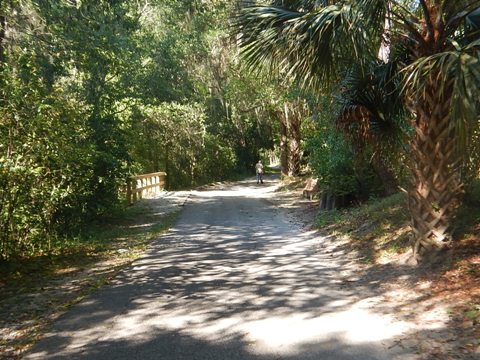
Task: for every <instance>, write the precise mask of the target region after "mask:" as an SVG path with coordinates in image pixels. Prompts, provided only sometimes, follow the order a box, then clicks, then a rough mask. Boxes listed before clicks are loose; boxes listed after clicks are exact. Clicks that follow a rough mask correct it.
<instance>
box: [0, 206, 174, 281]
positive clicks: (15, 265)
mask: <svg viewBox="0 0 480 360" xmlns="http://www.w3.org/2000/svg"><path fill="white" fill-rule="evenodd" d="M177 215H178V212H174V213H171V214H169V215H167V216H165V217H164V218H162V219H155V218H148V217H146V218H144V219H142V223H135V222H134V219H136V217H137V216H139V209H138V208H130V209H128V210H127V211H126V212H125V214H123V215H122V217H120V218H116V219H111V220H110V223H108V224H101V225H98V224H97V225H93V226H91V227H90V228H89V229H88V230H84V231H83V233H82V234H81V235H80V236H76V237H69V238H63V239H57V241H55V242H52V249H51V251H50V252H49V253H48V254H40V255H37V256H32V257H29V258H16V259H12V260H11V261H8V262H4V263H1V264H0V278H1V279H2V282H3V285H6V284H9V285H15V284H11V283H12V282H19V285H20V283H21V284H22V285H21V286H20V287H21V288H23V287H25V285H28V284H30V283H35V282H37V281H38V279H43V278H45V277H49V276H53V277H55V276H61V275H62V274H65V273H68V272H71V271H75V269H77V270H78V269H81V268H83V267H85V266H88V265H90V264H91V263H94V262H96V261H99V260H102V259H106V258H109V257H111V256H118V255H121V256H123V257H132V258H134V257H135V256H137V255H138V253H140V252H141V251H143V250H144V249H145V247H146V245H147V244H148V243H149V242H150V241H151V240H152V239H154V238H156V237H158V236H160V235H161V234H162V233H163V232H165V231H166V230H168V229H169V228H170V227H171V225H172V224H173V223H174V222H175V220H176V218H177ZM0 285H2V283H1V282H0ZM27 288H28V286H27Z"/></svg>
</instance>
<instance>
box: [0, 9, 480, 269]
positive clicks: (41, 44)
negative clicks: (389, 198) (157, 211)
mask: <svg viewBox="0 0 480 360" xmlns="http://www.w3.org/2000/svg"><path fill="white" fill-rule="evenodd" d="M282 3H283V2H282ZM292 3H302V2H301V1H300V2H298V1H297V2H292ZM305 3H308V1H307V2H305ZM251 4H252V2H249V1H235V0H188V1H187V0H170V1H161V0H152V1H114V0H110V1H106V0H101V1H93V0H86V1H79V0H62V1H52V0H41V1H39V0H37V1H33V0H24V1H17V0H9V1H2V3H1V6H0V26H1V31H0V84H1V86H0V92H1V93H0V112H1V118H0V147H1V155H0V260H7V261H8V260H11V259H15V258H18V257H29V256H33V255H41V254H43V253H49V252H51V251H53V250H54V249H58V248H61V246H62V244H63V243H64V242H65V241H66V239H67V238H72V237H81V234H82V231H83V229H84V228H85V227H86V226H87V227H88V226H89V224H92V223H98V222H102V221H104V220H106V219H108V218H109V216H111V214H112V213H115V212H118V211H122V209H123V208H124V206H125V204H124V199H123V193H122V189H123V188H124V186H125V183H126V181H127V179H128V178H129V177H130V176H132V175H135V174H141V173H149V172H155V171H165V172H167V174H168V176H167V189H184V188H192V187H194V186H197V185H200V184H205V183H208V182H211V181H218V180H224V179H228V178H234V177H238V176H241V175H244V174H247V173H252V172H253V170H252V169H254V164H255V162H256V161H258V159H259V158H261V159H263V160H264V161H267V159H268V157H269V156H270V155H273V156H278V157H279V159H280V162H281V169H282V174H283V175H284V176H296V175H299V174H300V173H301V172H302V171H304V170H305V169H307V171H309V172H311V173H312V174H313V175H314V176H315V177H317V178H318V179H319V183H318V184H319V185H318V187H319V189H320V192H321V193H323V194H329V195H331V196H332V197H334V198H336V199H337V204H340V205H352V204H353V205H358V204H361V203H363V202H365V201H367V200H369V199H372V198H378V197H382V196H386V195H391V194H393V193H395V192H397V191H398V189H399V188H402V187H408V185H409V183H410V182H409V180H410V175H409V173H407V169H406V166H405V163H406V162H407V161H408V159H407V158H408V156H407V155H408V154H407V151H406V150H405V148H406V146H407V144H408V142H409V140H408V137H409V136H411V135H412V129H411V128H410V127H409V121H411V120H412V115H411V113H409V112H408V111H406V109H402V108H400V109H398V108H394V110H392V112H391V113H388V111H390V110H386V112H385V113H387V115H388V116H389V117H390V118H391V119H392V121H391V122H387V123H385V124H386V126H384V127H383V128H382V127H377V128H375V127H373V126H371V127H370V128H367V127H365V124H364V123H363V124H362V123H356V124H355V123H353V125H352V122H350V120H349V117H348V116H345V114H346V109H347V108H348V107H349V106H351V105H352V104H353V103H354V101H355V100H356V99H358V96H359V93H361V92H362V91H363V90H364V89H366V88H367V87H370V88H372V89H373V90H372V92H371V93H370V94H367V95H371V98H368V99H366V100H369V101H372V102H375V101H376V102H377V105H378V107H379V111H378V114H380V115H382V110H384V109H382V108H381V106H383V105H382V104H383V103H382V96H383V97H384V96H385V94H382V93H376V92H375V89H374V87H375V86H374V85H372V84H371V83H365V82H364V80H365V79H362V78H360V77H359V76H358V74H356V73H355V68H354V67H352V68H350V69H349V72H348V73H347V75H348V76H344V78H343V80H342V81H339V82H337V83H336V85H335V86H333V87H327V86H325V87H324V88H322V89H321V91H318V89H317V90H313V89H311V88H309V87H305V86H302V84H301V82H299V81H298V80H295V79H294V78H291V79H290V77H288V76H287V74H285V73H282V72H281V71H280V72H279V73H278V72H269V71H268V70H269V69H263V70H259V69H254V70H255V71H253V70H252V68H248V67H245V64H244V62H243V61H241V56H240V51H239V48H238V40H239V30H238V27H237V28H235V26H234V24H235V16H236V15H235V14H238V12H239V11H240V10H241V8H242V7H244V6H246V5H251ZM302 6H303V5H302ZM372 73H374V71H373V70H372ZM393 85H395V86H394V87H395V89H400V88H401V86H400V85H399V84H396V83H395V84H393ZM346 89H350V91H346ZM387 91H390V90H388V89H387ZM394 91H396V90H394ZM388 94H390V95H391V92H389V93H388ZM396 96H398V97H400V96H401V95H398V94H397V95H396ZM376 97H377V98H376ZM364 100H365V99H364ZM385 113H384V114H385ZM342 114H343V115H342ZM358 129H359V130H358ZM372 129H373V131H374V130H381V131H386V132H390V133H393V136H392V137H388V138H389V139H394V141H392V142H387V143H385V142H379V141H377V143H376V144H375V143H372V142H368V141H364V140H366V139H369V140H371V139H372V138H373V136H370V137H369V136H366V137H363V138H362V137H359V136H358V134H359V133H360V132H366V131H371V130H372ZM380 134H383V133H381V132H380ZM472 137H473V138H474V139H476V138H478V126H477V127H476V128H475V129H473V130H472ZM377 138H378V137H377ZM385 138H387V137H385ZM362 139H363V140H362ZM474 143H475V142H474ZM476 143H477V144H478V142H476ZM378 144H380V145H381V146H378ZM477 150H478V149H477V148H475V147H472V148H469V155H468V169H469V181H468V182H467V188H469V187H470V186H473V185H474V184H475V177H476V174H478V164H479V161H478V156H477V154H478V151H477ZM471 174H474V175H473V176H472V175H471ZM468 191H470V190H468ZM471 191H475V190H471Z"/></svg>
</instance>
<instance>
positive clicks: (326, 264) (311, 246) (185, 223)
mask: <svg viewBox="0 0 480 360" xmlns="http://www.w3.org/2000/svg"><path fill="white" fill-rule="evenodd" d="M261 191H263V190H261ZM241 194H243V195H241ZM247 194H248V195H247ZM225 195H226V196H225ZM257 196H258V198H257ZM261 197H262V196H261V194H260V190H256V189H253V190H252V189H250V188H248V189H243V190H242V187H240V188H239V189H238V190H237V189H235V187H234V188H232V190H231V191H219V192H218V193H217V192H216V191H214V192H198V193H193V194H192V195H191V198H190V200H189V202H188V204H187V206H186V207H185V210H184V212H183V214H182V216H181V218H180V220H179V222H178V223H177V224H176V225H175V226H174V227H173V229H172V230H171V232H170V233H169V234H167V235H165V236H163V237H162V238H161V239H159V240H158V241H156V242H154V243H153V244H152V246H151V247H150V249H149V250H148V251H147V252H146V253H145V255H144V256H143V257H142V258H141V259H139V260H137V261H135V262H134V263H133V264H132V266H131V267H130V269H129V270H128V271H125V272H123V273H122V274H120V275H119V276H118V277H116V278H115V279H114V280H113V281H112V282H111V284H110V285H109V286H108V287H106V288H104V289H102V290H101V291H100V292H99V293H98V294H97V295H96V296H95V297H93V298H91V299H89V300H88V301H85V302H83V303H81V304H79V305H78V306H76V307H75V308H74V309H73V310H72V311H71V312H70V313H69V314H67V316H66V317H64V318H63V319H62V320H61V321H59V322H58V323H57V325H56V329H57V330H56V331H57V333H55V332H52V334H50V337H47V338H45V339H44V341H43V344H44V345H43V346H47V345H48V344H49V346H51V347H53V348H56V349H57V350H56V351H58V352H59V353H60V354H62V356H73V357H76V356H78V355H79V354H82V355H81V356H87V357H88V356H90V357H94V356H97V355H98V354H102V357H103V355H105V354H108V356H109V357H108V358H115V356H114V354H125V352H128V351H135V353H138V352H139V351H147V349H148V348H149V347H158V348H160V349H163V350H161V351H163V352H162V354H163V355H165V356H166V354H170V355H169V356H170V357H167V358H171V359H179V358H183V357H181V356H180V355H178V356H177V355H174V353H173V352H172V351H180V352H181V351H182V350H181V349H190V351H200V352H202V351H205V352H206V353H205V355H204V356H200V355H199V356H197V357H195V358H197V359H204V358H212V359H226V358H232V357H231V356H230V355H221V354H223V352H225V351H227V350H225V349H230V350H228V351H232V352H234V353H235V354H237V355H235V356H236V357H234V358H236V359H242V360H243V359H279V358H282V359H283V358H285V359H287V358H289V357H290V356H291V357H292V358H310V357H308V356H312V357H311V358H312V359H314V358H322V359H323V358H325V359H327V358H332V359H334V358H336V357H335V356H336V355H335V354H342V356H344V357H342V358H345V359H347V358H349V359H350V358H351V359H354V358H356V357H355V356H357V355H356V354H365V356H367V357H366V358H369V359H377V358H378V359H383V358H385V345H384V344H385V342H388V341H390V340H392V339H394V338H395V337H397V336H399V335H400V334H402V333H404V332H406V331H408V330H409V325H408V324H407V323H404V322H399V321H394V320H393V319H392V317H391V316H389V315H385V313H386V312H387V311H385V309H384V308H383V307H382V304H381V301H380V299H379V298H378V297H377V296H376V294H375V291H374V289H375V288H376V284H375V283H374V282H372V284H368V283H365V284H359V285H357V286H355V287H353V286H346V285H349V284H348V283H345V282H344V281H343V279H344V278H345V277H346V276H351V275H354V274H355V271H356V269H355V268H354V267H352V265H351V264H350V263H349V262H348V261H347V260H346V259H340V258H333V257H332V256H331V254H330V252H329V251H319V249H322V248H326V247H328V246H330V245H329V244H330V243H331V241H330V240H329V239H326V238H322V237H318V235H316V234H315V233H313V232H309V233H303V232H301V231H299V229H298V228H296V227H295V226H292V224H291V223H290V222H289V221H288V219H287V218H285V216H284V214H283V213H282V212H281V211H279V210H278V209H275V208H274V207H272V206H271V205H268V204H267V203H265V202H263V201H262V200H261V199H259V198H261ZM264 197H268V194H267V195H265V196H264ZM60 333H62V334H64V335H63V336H60V335H58V334H60ZM65 337H66V338H65ZM177 342H179V343H177ZM45 344H46V345H45ZM175 344H176V345H175ZM190 344H197V345H195V349H197V348H198V349H199V350H193V349H192V348H190ZM175 346H179V347H180V348H175ZM192 346H193V345H192ZM140 348H141V349H142V350H139V349H140ZM107 349H108V350H107ZM173 349H175V350H173ZM218 349H223V350H221V351H220V350H218ZM395 350H397V351H398V350H399V349H395ZM42 351H43V350H42V343H40V345H39V347H38V349H34V351H33V352H32V354H31V355H30V357H28V358H48V356H46V354H45V353H43V352H42ZM185 351H187V350H185ZM218 351H220V353H219V354H218V355H215V354H213V355H212V354H211V353H210V352H218ZM207 353H208V355H207ZM40 354H41V355H40ZM331 354H334V355H331ZM307 355H308V356H307ZM330 355H331V356H333V357H329V356H330ZM122 356H124V355H122ZM162 358H164V357H162ZM386 358H390V357H386Z"/></svg>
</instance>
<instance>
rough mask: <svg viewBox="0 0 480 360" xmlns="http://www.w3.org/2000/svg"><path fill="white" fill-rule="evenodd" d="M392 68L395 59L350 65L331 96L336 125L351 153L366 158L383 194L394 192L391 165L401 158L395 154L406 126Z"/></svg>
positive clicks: (394, 182)
mask: <svg viewBox="0 0 480 360" xmlns="http://www.w3.org/2000/svg"><path fill="white" fill-rule="evenodd" d="M396 68H397V62H396V61H388V62H387V63H384V62H383V61H373V62H372V63H370V64H367V66H366V67H360V66H352V67H351V68H350V69H349V70H348V72H347V73H346V74H345V75H344V79H343V80H342V82H341V85H340V89H341V90H340V93H339V94H338V95H337V96H335V97H336V99H337V103H338V104H339V105H340V106H339V111H338V114H336V115H335V117H336V119H335V122H336V127H337V129H339V130H340V131H341V133H342V134H343V135H344V136H345V137H346V139H347V140H348V141H349V143H350V145H351V147H352V149H353V150H354V153H355V154H357V155H360V156H364V155H367V156H368V157H369V158H370V163H371V165H372V167H373V169H374V170H375V172H376V174H377V175H378V177H379V178H380V180H381V181H382V184H383V187H384V194H385V195H386V196H388V195H392V194H394V193H396V192H398V182H397V179H396V176H395V174H394V171H393V168H394V167H395V165H397V167H398V164H399V161H400V160H401V158H399V156H398V154H399V153H400V152H401V150H402V149H403V142H404V141H403V140H404V137H405V131H406V130H408V126H407V124H406V121H405V120H406V117H407V112H406V109H405V107H404V106H403V101H402V97H401V94H400V91H399V86H398V85H399V84H398V77H397V75H398V74H397V71H396Z"/></svg>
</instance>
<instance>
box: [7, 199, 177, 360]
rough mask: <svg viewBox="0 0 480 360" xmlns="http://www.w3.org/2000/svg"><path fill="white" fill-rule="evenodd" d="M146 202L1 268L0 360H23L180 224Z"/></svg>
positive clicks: (172, 214)
mask: <svg viewBox="0 0 480 360" xmlns="http://www.w3.org/2000/svg"><path fill="white" fill-rule="evenodd" d="M175 209H179V208H178V207H177V205H173V206H171V207H170V208H169V209H168V213H167V212H166V213H164V214H161V215H158V211H154V210H155V209H153V208H151V206H149V205H148V203H146V202H140V203H139V204H136V205H135V206H134V207H132V208H130V209H129V210H128V211H126V212H124V213H121V214H118V215H117V216H112V217H110V219H108V221H106V222H105V223H103V224H96V225H93V226H92V227H91V228H90V229H89V230H88V232H85V233H83V234H81V235H79V236H78V237H76V238H72V239H70V241H65V240H63V241H61V242H59V243H58V244H52V250H51V251H49V252H48V253H46V254H39V255H37V256H35V257H28V258H25V259H18V260H17V261H15V262H10V263H8V264H6V265H3V266H2V267H0V290H1V293H2V296H1V298H0V319H1V320H0V359H16V358H21V354H22V353H23V352H24V351H25V349H27V348H29V347H30V346H31V345H32V344H33V343H34V342H35V341H36V340H37V339H38V337H39V336H41V335H42V334H43V333H44V331H45V329H46V328H48V326H49V325H50V324H51V323H52V321H54V320H55V319H56V318H58V316H59V315H61V314H62V313H63V312H64V311H66V310H67V309H68V308H69V307H70V306H72V305H74V304H76V303H78V302H79V301H81V300H82V299H83V298H85V297H86V296H88V295H89V294H91V293H92V292H94V291H96V290H98V289H99V288H101V287H102V286H104V285H105V284H107V283H108V282H109V280H110V279H112V278H113V277H114V276H115V275H116V274H117V273H118V272H119V271H120V270H121V269H123V268H125V267H126V266H128V265H129V264H131V263H132V261H133V260H135V259H136V258H138V257H139V256H140V255H141V254H143V253H144V251H145V249H146V247H147V246H148V244H149V243H150V242H151V241H152V240H154V239H157V238H158V237H159V236H161V235H162V234H163V233H165V232H166V231H167V230H168V229H169V228H170V227H171V225H172V224H173V223H174V222H175V220H176V218H177V216H178V214H179V210H175Z"/></svg>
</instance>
